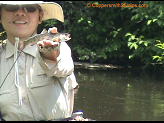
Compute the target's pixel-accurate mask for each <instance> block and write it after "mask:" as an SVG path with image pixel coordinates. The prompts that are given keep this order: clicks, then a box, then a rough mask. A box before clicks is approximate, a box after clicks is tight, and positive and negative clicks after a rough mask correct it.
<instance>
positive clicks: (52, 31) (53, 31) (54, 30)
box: [48, 27, 58, 34]
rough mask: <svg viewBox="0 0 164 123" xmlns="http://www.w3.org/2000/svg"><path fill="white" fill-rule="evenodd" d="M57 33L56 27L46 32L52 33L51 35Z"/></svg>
mask: <svg viewBox="0 0 164 123" xmlns="http://www.w3.org/2000/svg"><path fill="white" fill-rule="evenodd" d="M57 32H58V31H57V27H53V28H49V30H48V33H53V34H55V33H57Z"/></svg>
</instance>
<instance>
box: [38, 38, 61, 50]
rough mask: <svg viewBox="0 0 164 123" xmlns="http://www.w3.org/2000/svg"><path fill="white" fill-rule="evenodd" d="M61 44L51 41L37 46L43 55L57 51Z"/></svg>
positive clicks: (45, 41) (39, 43)
mask: <svg viewBox="0 0 164 123" xmlns="http://www.w3.org/2000/svg"><path fill="white" fill-rule="evenodd" d="M59 45H60V43H59V42H56V41H51V40H45V39H44V40H43V41H38V43H37V46H38V50H39V51H40V52H43V53H51V52H54V51H57V50H58V48H59Z"/></svg>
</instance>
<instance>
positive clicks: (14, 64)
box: [0, 51, 22, 88]
mask: <svg viewBox="0 0 164 123" xmlns="http://www.w3.org/2000/svg"><path fill="white" fill-rule="evenodd" d="M21 52H22V51H21ZM21 52H20V53H19V54H18V57H17V59H16V60H15V62H14V64H13V65H12V67H11V68H10V70H9V72H8V73H7V75H6V77H5V79H4V80H3V82H2V84H1V86H0V88H1V87H2V85H3V84H4V82H5V80H6V79H7V77H8V75H9V73H10V72H11V70H12V68H13V67H14V65H15V63H16V61H17V60H18V58H19V56H20V54H21Z"/></svg>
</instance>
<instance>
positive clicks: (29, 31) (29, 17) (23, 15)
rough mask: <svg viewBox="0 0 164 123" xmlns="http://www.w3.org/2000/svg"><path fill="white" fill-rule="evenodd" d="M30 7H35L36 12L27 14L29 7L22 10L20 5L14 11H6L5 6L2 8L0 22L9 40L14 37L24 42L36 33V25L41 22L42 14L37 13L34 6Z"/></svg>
mask: <svg viewBox="0 0 164 123" xmlns="http://www.w3.org/2000/svg"><path fill="white" fill-rule="evenodd" d="M30 6H32V7H35V8H36V10H35V11H34V12H28V11H29V9H30V7H29V8H27V9H26V7H25V8H24V7H23V6H21V5H19V9H18V10H15V11H9V10H8V9H6V8H7V5H6V8H5V6H3V7H2V9H1V20H0V22H1V23H2V26H3V28H4V29H5V31H6V33H7V37H8V39H9V40H13V39H15V37H19V38H20V39H22V40H26V39H28V38H29V37H31V36H32V35H34V34H36V33H37V27H38V24H41V22H42V18H43V13H42V12H39V9H38V8H37V7H36V5H30ZM8 7H10V6H8ZM17 7H18V6H17ZM31 9H32V8H31ZM39 18H40V19H39Z"/></svg>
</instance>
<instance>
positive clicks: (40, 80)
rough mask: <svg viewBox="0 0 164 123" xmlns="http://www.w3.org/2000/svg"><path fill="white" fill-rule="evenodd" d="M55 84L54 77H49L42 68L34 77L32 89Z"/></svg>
mask: <svg viewBox="0 0 164 123" xmlns="http://www.w3.org/2000/svg"><path fill="white" fill-rule="evenodd" d="M53 82H54V79H53V77H49V76H47V74H46V73H45V72H44V70H43V69H42V68H39V69H37V70H36V74H35V75H34V76H33V77H32V81H31V84H30V88H37V87H43V86H46V85H49V84H52V83H53Z"/></svg>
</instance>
